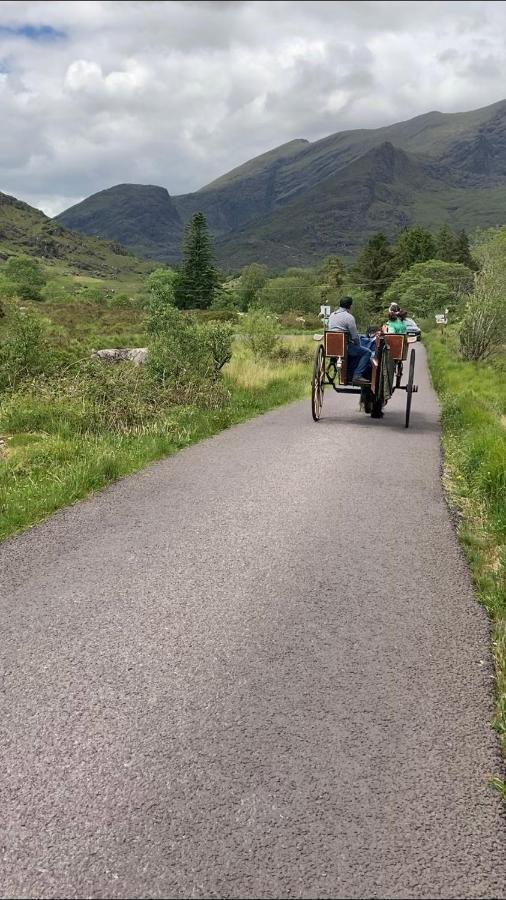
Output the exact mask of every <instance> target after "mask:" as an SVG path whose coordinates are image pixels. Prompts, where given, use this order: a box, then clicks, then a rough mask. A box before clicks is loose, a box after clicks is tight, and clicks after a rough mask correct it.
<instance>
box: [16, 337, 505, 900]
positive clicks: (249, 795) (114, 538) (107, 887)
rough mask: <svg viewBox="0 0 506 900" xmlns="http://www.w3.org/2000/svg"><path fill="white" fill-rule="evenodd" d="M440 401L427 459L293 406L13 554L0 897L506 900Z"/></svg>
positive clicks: (410, 443)
mask: <svg viewBox="0 0 506 900" xmlns="http://www.w3.org/2000/svg"><path fill="white" fill-rule="evenodd" d="M417 352H418V353H419V354H420V353H421V351H420V348H419V347H417ZM418 380H419V382H420V385H421V387H420V393H419V394H418V396H417V397H415V400H414V408H413V414H412V416H413V419H412V421H413V428H412V430H411V429H410V430H409V431H408V432H405V431H404V429H403V427H402V421H403V404H402V400H403V397H402V396H400V395H399V394H398V395H397V396H396V397H394V398H393V400H392V401H391V403H390V404H389V407H388V410H387V414H386V416H385V418H384V420H382V421H371V420H370V419H369V418H367V417H366V416H364V415H362V414H359V413H358V411H357V398H356V397H352V398H345V399H340V398H338V397H337V396H335V397H331V398H330V399H329V400H328V401H326V409H325V414H326V418H324V419H323V420H322V421H321V422H320V423H318V424H317V425H315V424H313V422H312V420H311V417H310V409H309V403H308V402H306V403H303V404H295V405H292V406H289V407H286V408H284V409H281V410H278V411H274V412H272V413H269V414H267V415H265V416H263V417H261V418H259V419H256V420H255V421H252V422H249V423H246V424H244V425H241V426H239V427H237V428H233V429H231V430H230V431H228V432H225V433H223V434H221V435H219V436H217V437H215V438H213V439H211V440H209V441H205V442H203V443H201V444H200V445H198V446H195V447H193V448H190V449H189V450H186V451H184V452H182V453H180V454H179V455H177V456H175V457H173V458H172V459H168V460H165V461H163V462H161V463H159V464H157V465H155V466H152V467H151V468H149V469H148V470H146V471H144V472H142V473H139V474H138V475H136V476H134V477H132V478H129V479H126V480H124V481H122V482H121V483H119V484H117V485H115V486H113V487H111V488H110V489H108V490H107V491H105V492H104V493H103V494H101V495H99V496H96V497H94V498H92V499H90V500H88V501H86V502H84V503H80V504H79V505H77V506H75V507H73V508H71V509H69V510H66V511H64V512H62V513H60V514H58V515H56V516H54V517H53V518H52V519H51V520H50V521H48V522H47V523H46V524H45V525H43V526H41V527H39V528H36V529H33V530H32V531H30V532H29V533H27V534H25V535H23V536H21V537H19V538H17V539H14V540H11V541H8V542H7V543H6V544H4V545H3V548H2V549H0V565H1V585H2V599H1V605H0V610H1V617H2V640H1V646H0V657H1V663H2V666H3V668H4V670H5V674H4V680H3V693H2V695H1V697H2V705H3V710H2V713H1V717H0V730H1V744H2V756H1V758H2V766H1V768H2V770H3V771H2V773H1V777H0V781H1V788H0V810H1V817H0V829H1V832H2V838H1V844H2V850H3V857H2V863H1V872H0V885H1V887H0V891H1V892H2V896H5V897H7V896H15V897H33V896H37V897H104V898H105V897H114V898H115V897H124V898H130V897H176V898H183V897H185V898H186V897H188V898H190V897H202V898H204V897H236V898H246V897H247V898H249V897H272V898H280V897H287V898H288V897H290V898H291V897H311V898H312V897H315V898H316V897H322V898H327V897H328V898H333V897H343V898H344V897H346V898H352V897H353V898H355V897H357V898H358V897H380V898H386V897H419V898H422V897H423V898H429V897H430V898H432V897H441V898H453V897H455V898H456V897H462V898H464V897H466V898H467V897H490V898H492V897H505V896H506V875H505V859H506V852H505V851H506V846H505V843H504V821H503V820H501V814H500V807H499V801H498V798H497V796H496V795H495V793H494V792H493V791H492V790H491V789H490V788H489V787H488V786H487V784H486V776H487V774H488V773H491V772H493V771H497V769H498V767H499V760H498V749H497V744H496V741H495V737H494V734H493V732H492V730H491V728H490V726H489V722H490V720H491V717H492V714H493V704H492V697H491V668H490V659H489V653H488V642H489V632H488V626H487V620H486V617H485V615H484V613H483V611H482V609H481V608H480V607H479V606H478V604H477V603H475V601H474V600H473V596H472V592H471V587H470V581H469V577H468V574H467V571H466V568H465V565H464V563H463V561H462V559H461V556H460V554H459V551H458V548H457V544H456V540H455V536H454V533H453V530H452V526H451V524H450V521H449V517H448V514H447V510H446V507H445V504H444V500H443V497H442V494H441V490H440V485H439V471H440V458H439V444H438V442H439V430H438V424H437V407H436V403H435V399H434V396H433V394H432V392H431V391H430V389H429V387H428V384H427V378H426V376H425V374H424V373H423V372H422V373H421V374H420V376H419V378H418Z"/></svg>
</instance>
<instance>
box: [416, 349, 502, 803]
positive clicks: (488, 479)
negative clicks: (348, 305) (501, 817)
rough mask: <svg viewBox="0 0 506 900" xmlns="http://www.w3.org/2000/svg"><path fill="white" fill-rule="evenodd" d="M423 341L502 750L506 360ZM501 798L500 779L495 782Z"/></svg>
mask: <svg viewBox="0 0 506 900" xmlns="http://www.w3.org/2000/svg"><path fill="white" fill-rule="evenodd" d="M426 343H427V347H428V354H429V365H430V370H431V374H432V380H433V383H434V386H435V388H436V390H437V391H438V394H439V397H440V401H441V406H442V425H443V447H444V481H445V487H446V489H447V492H448V495H449V498H450V500H451V502H452V504H453V505H454V507H455V509H456V510H457V511H458V520H459V528H458V530H459V537H460V540H461V542H462V546H463V548H464V551H465V553H466V556H467V559H468V562H469V565H470V568H471V571H472V574H473V578H474V583H475V586H476V590H477V593H478V596H479V598H480V600H481V601H482V602H483V604H484V605H485V606H486V608H487V611H488V613H489V615H490V618H491V620H492V623H493V647H494V656H495V664H496V678H497V716H496V720H495V726H496V728H497V731H498V733H499V735H500V737H501V741H502V744H503V749H504V751H505V752H506V365H505V359H504V356H503V357H497V358H496V359H495V360H493V361H491V362H490V363H483V362H481V363H472V362H465V361H463V360H461V359H459V358H458V356H457V346H456V336H454V335H452V333H451V332H450V334H449V335H448V337H447V340H446V342H444V341H443V340H442V338H441V336H440V335H438V334H436V333H435V332H431V333H429V334H428V335H427V338H426ZM497 786H498V787H499V788H500V789H501V790H502V792H503V794H504V796H505V799H506V788H505V785H504V783H501V782H499V781H498V783H497Z"/></svg>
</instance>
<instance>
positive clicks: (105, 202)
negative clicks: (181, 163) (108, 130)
mask: <svg viewBox="0 0 506 900" xmlns="http://www.w3.org/2000/svg"><path fill="white" fill-rule="evenodd" d="M57 221H58V222H60V223H61V224H63V225H65V226H66V227H67V228H72V229H74V230H75V231H80V232H82V233H83V234H88V235H95V236H100V237H103V238H109V239H112V240H116V241H119V242H120V243H121V244H123V245H124V246H125V247H129V248H130V250H132V252H134V253H138V254H139V255H140V256H150V257H153V258H154V259H164V258H166V257H167V247H171V246H174V247H175V248H177V251H179V247H180V244H181V235H182V230H183V223H182V221H181V219H180V217H179V213H178V211H177V209H176V207H175V206H174V204H173V202H172V200H171V198H170V196H169V193H168V191H167V190H166V189H165V188H162V187H157V186H156V185H152V184H117V185H115V187H111V188H108V189H107V190H105V191H99V192H98V193H97V194H93V195H92V196H91V197H88V199H87V200H83V201H82V203H77V204H76V205H75V206H71V207H70V209H67V210H66V211H65V212H64V213H62V214H61V215H60V216H57Z"/></svg>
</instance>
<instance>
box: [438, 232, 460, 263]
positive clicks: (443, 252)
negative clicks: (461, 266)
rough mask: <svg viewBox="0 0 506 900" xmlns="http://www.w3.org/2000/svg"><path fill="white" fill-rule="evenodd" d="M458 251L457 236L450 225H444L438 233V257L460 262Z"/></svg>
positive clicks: (446, 260)
mask: <svg viewBox="0 0 506 900" xmlns="http://www.w3.org/2000/svg"><path fill="white" fill-rule="evenodd" d="M457 253H458V247H457V238H456V237H455V235H454V233H453V231H452V230H451V228H450V226H449V225H447V224H445V225H442V226H441V228H440V229H439V231H438V233H437V235H436V259H442V260H443V262H459V260H457Z"/></svg>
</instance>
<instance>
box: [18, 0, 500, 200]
mask: <svg viewBox="0 0 506 900" xmlns="http://www.w3.org/2000/svg"><path fill="white" fill-rule="evenodd" d="M505 25H506V5H505V4H504V3H496V2H463V3H459V4H456V3H446V2H411V3H404V2H272V0H270V2H235V0H234V2H210V3H209V2H194V0H193V2H165V3H164V2H151V0H147V2H142V3H139V2H128V0H124V2H110V0H108V2H45V3H39V2H23V0H21V2H16V0H14V2H13V0H7V2H5V0H4V2H2V3H1V4H0V114H1V121H2V128H1V131H0V164H1V171H2V182H1V184H0V189H1V190H4V191H6V192H8V193H11V194H14V195H16V196H18V197H20V198H21V199H26V200H27V201H28V202H31V203H33V204H34V205H36V206H39V207H42V208H44V209H45V210H47V211H48V212H50V213H55V212H56V211H58V210H59V209H62V208H64V207H65V206H67V205H70V203H72V202H76V200H77V199H80V198H81V197H84V196H86V195H88V194H90V193H92V192H94V191H96V190H100V189H102V188H104V187H109V186H110V185H112V184H117V183H118V182H123V181H134V182H143V183H155V184H162V185H164V186H165V187H167V188H168V190H169V191H170V192H171V193H173V194H174V193H182V192H185V191H189V190H195V189H197V188H198V187H200V186H201V185H202V184H205V183H206V182H208V181H210V180H212V179H213V178H215V177H217V176H218V175H220V174H223V172H225V171H227V170H228V169H230V168H232V167H233V166H236V165H238V164H240V163H241V162H244V161H245V160H247V159H249V158H251V157H252V156H254V155H256V154H258V153H261V152H264V151H265V150H267V149H270V148H271V147H274V146H276V145H278V144H281V143H284V142H285V141H288V140H291V139H292V138H295V137H305V138H308V139H309V140H314V139H317V138H319V137H323V136H325V135H327V134H330V133H332V132H334V131H339V130H342V129H346V128H357V127H374V126H378V125H383V124H388V123H390V122H393V121H400V120H402V119H406V118H409V117H410V116H414V115H417V114H419V113H422V112H426V111H428V110H429V109H442V110H444V111H448V112H451V111H458V110H464V109H472V108H473V107H478V106H483V105H486V104H488V103H492V102H494V101H496V100H498V99H501V98H502V96H503V93H504V88H503V84H504V83H505V79H506V53H505V35H506V28H505ZM27 26H29V27H30V28H31V31H30V30H27ZM48 27H49V28H51V29H53V32H51V33H48V31H47V28H48ZM44 28H45V30H43V29H44ZM37 29H38V31H37ZM62 33H63V35H64V36H63V37H62V36H61V34H62ZM34 34H36V35H38V39H36V38H35V37H34Z"/></svg>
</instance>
